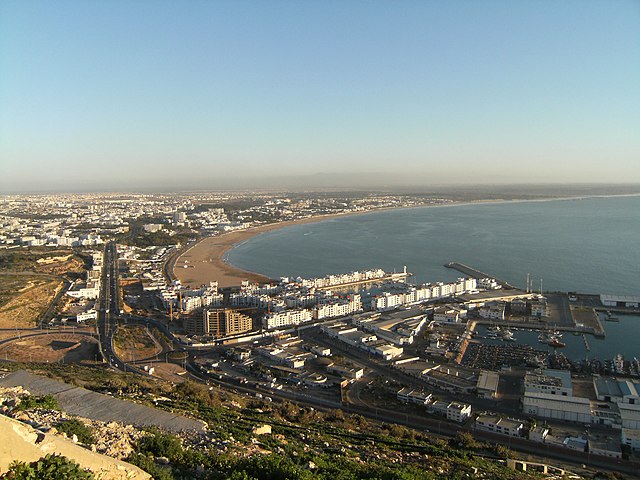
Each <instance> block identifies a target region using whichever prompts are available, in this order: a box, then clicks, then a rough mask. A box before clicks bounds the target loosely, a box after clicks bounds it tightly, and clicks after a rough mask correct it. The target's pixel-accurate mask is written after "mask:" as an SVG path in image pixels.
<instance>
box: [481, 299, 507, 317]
mask: <svg viewBox="0 0 640 480" xmlns="http://www.w3.org/2000/svg"><path fill="white" fill-rule="evenodd" d="M504 309H505V304H504V302H498V303H487V304H485V305H484V306H483V307H480V310H479V311H478V313H479V314H480V316H481V317H482V318H485V319H487V320H504Z"/></svg>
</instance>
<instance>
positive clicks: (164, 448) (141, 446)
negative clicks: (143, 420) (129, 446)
mask: <svg viewBox="0 0 640 480" xmlns="http://www.w3.org/2000/svg"><path fill="white" fill-rule="evenodd" d="M149 433H150V434H149V435H147V436H146V437H142V438H141V439H140V440H138V445H137V448H136V451H138V452H140V453H144V454H150V455H153V456H155V457H167V458H168V459H170V460H171V459H176V458H178V457H179V456H180V455H181V454H182V443H181V442H180V439H179V438H178V437H176V436H174V435H171V434H169V433H164V432H162V431H160V430H158V429H152V430H150V432H149Z"/></svg>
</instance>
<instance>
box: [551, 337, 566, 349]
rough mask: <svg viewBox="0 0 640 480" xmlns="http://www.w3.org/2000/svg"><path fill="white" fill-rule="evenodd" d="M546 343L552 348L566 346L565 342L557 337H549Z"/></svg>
mask: <svg viewBox="0 0 640 480" xmlns="http://www.w3.org/2000/svg"><path fill="white" fill-rule="evenodd" d="M547 345H549V346H550V347H553V348H563V347H566V346H567V344H566V343H564V342H561V341H560V339H559V338H557V337H551V338H550V339H549V341H548V342H547Z"/></svg>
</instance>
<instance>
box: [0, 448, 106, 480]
mask: <svg viewBox="0 0 640 480" xmlns="http://www.w3.org/2000/svg"><path fill="white" fill-rule="evenodd" d="M0 478H2V479H7V480H67V479H70V478H73V479H77V480H94V479H95V477H94V475H93V473H91V472H88V471H85V470H83V469H82V468H81V467H80V465H78V464H77V463H76V462H74V461H73V460H70V459H68V458H67V457H63V456H62V455H51V454H48V455H46V456H45V457H42V458H41V459H39V460H36V461H35V462H31V463H24V462H13V463H12V464H11V465H10V466H9V470H8V471H7V473H5V474H4V475H2V476H1V477H0Z"/></svg>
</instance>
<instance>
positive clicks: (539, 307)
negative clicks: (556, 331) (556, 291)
mask: <svg viewBox="0 0 640 480" xmlns="http://www.w3.org/2000/svg"><path fill="white" fill-rule="evenodd" d="M531 316H533V317H538V318H546V317H548V316H549V305H547V302H546V300H544V299H543V300H538V301H537V302H532V303H531Z"/></svg>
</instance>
